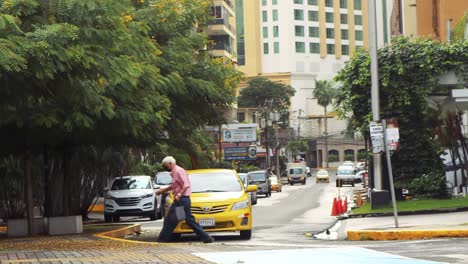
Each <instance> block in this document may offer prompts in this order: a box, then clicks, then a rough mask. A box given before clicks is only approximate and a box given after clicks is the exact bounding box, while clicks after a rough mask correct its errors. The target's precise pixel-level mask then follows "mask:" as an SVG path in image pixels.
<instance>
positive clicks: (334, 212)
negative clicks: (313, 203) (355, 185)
mask: <svg viewBox="0 0 468 264" xmlns="http://www.w3.org/2000/svg"><path fill="white" fill-rule="evenodd" d="M339 214H340V213H339V212H338V201H337V200H336V197H335V198H333V208H332V213H331V215H332V216H337V215H339Z"/></svg>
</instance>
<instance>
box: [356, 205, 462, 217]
mask: <svg viewBox="0 0 468 264" xmlns="http://www.w3.org/2000/svg"><path fill="white" fill-rule="evenodd" d="M466 211H468V206H467V207H457V208H440V209H430V210H420V211H403V212H398V215H399V216H400V215H422V214H444V213H455V212H466ZM382 216H393V212H385V213H368V214H349V215H348V217H347V218H363V217H382Z"/></svg>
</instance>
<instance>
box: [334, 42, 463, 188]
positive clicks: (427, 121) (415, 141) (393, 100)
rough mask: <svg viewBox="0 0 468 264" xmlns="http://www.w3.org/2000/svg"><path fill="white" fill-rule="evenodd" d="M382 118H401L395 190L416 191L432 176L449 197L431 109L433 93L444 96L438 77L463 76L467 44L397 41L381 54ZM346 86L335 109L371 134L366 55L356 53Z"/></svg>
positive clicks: (347, 69)
mask: <svg viewBox="0 0 468 264" xmlns="http://www.w3.org/2000/svg"><path fill="white" fill-rule="evenodd" d="M378 56H379V59H378V62H379V87H380V109H381V118H397V119H398V123H399V127H400V146H401V148H400V150H399V151H398V152H396V153H395V154H394V155H393V156H392V162H393V166H394V170H395V172H394V173H395V176H396V180H397V185H399V187H404V188H409V189H411V187H414V184H417V182H421V181H420V180H419V181H418V180H416V179H420V178H421V177H427V176H423V175H431V179H432V180H433V185H434V186H437V188H434V189H436V190H437V191H433V190H432V191H431V194H430V195H432V196H443V195H445V192H446V190H445V177H444V173H443V168H442V162H441V159H440V151H441V147H440V146H439V144H438V143H437V142H436V141H435V139H434V135H433V133H432V131H431V128H432V126H431V124H432V121H433V120H434V117H435V116H436V114H437V113H435V111H434V110H432V109H431V108H429V105H428V102H427V99H428V96H429V95H430V94H431V93H432V92H435V91H437V92H444V93H446V94H447V95H448V94H449V90H448V88H447V87H440V86H439V85H438V80H437V78H436V77H437V76H439V75H441V74H443V73H444V72H447V71H451V70H453V71H455V72H457V73H459V74H460V75H464V76H465V80H466V72H463V65H467V64H468V41H464V42H452V43H439V42H436V41H434V40H430V39H414V38H406V37H399V38H395V39H393V42H392V45H388V46H385V47H384V48H381V49H380V50H379V52H378ZM336 79H337V81H340V82H341V84H342V88H341V91H340V93H339V95H338V97H337V101H336V108H337V110H338V111H339V113H340V114H341V115H342V116H349V115H351V119H352V123H353V125H354V126H355V127H357V128H359V129H360V130H361V131H362V132H363V133H368V125H369V122H370V121H371V120H372V111H371V89H370V87H371V75H370V57H369V54H368V52H366V51H362V52H359V53H357V54H356V55H355V56H354V57H353V58H352V59H351V60H350V61H348V62H347V63H346V66H345V68H344V69H343V70H342V71H341V72H340V73H339V74H338V76H337V78H336Z"/></svg>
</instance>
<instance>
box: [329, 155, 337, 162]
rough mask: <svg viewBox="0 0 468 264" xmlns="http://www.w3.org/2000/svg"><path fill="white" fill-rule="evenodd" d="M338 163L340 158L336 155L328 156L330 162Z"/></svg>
mask: <svg viewBox="0 0 468 264" xmlns="http://www.w3.org/2000/svg"><path fill="white" fill-rule="evenodd" d="M335 161H338V156H337V155H334V154H328V162H335Z"/></svg>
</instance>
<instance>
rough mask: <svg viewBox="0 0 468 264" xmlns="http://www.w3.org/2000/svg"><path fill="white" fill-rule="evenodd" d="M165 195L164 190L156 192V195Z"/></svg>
mask: <svg viewBox="0 0 468 264" xmlns="http://www.w3.org/2000/svg"><path fill="white" fill-rule="evenodd" d="M163 193H164V192H163V190H161V189H159V190H157V191H156V195H160V194H163Z"/></svg>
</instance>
